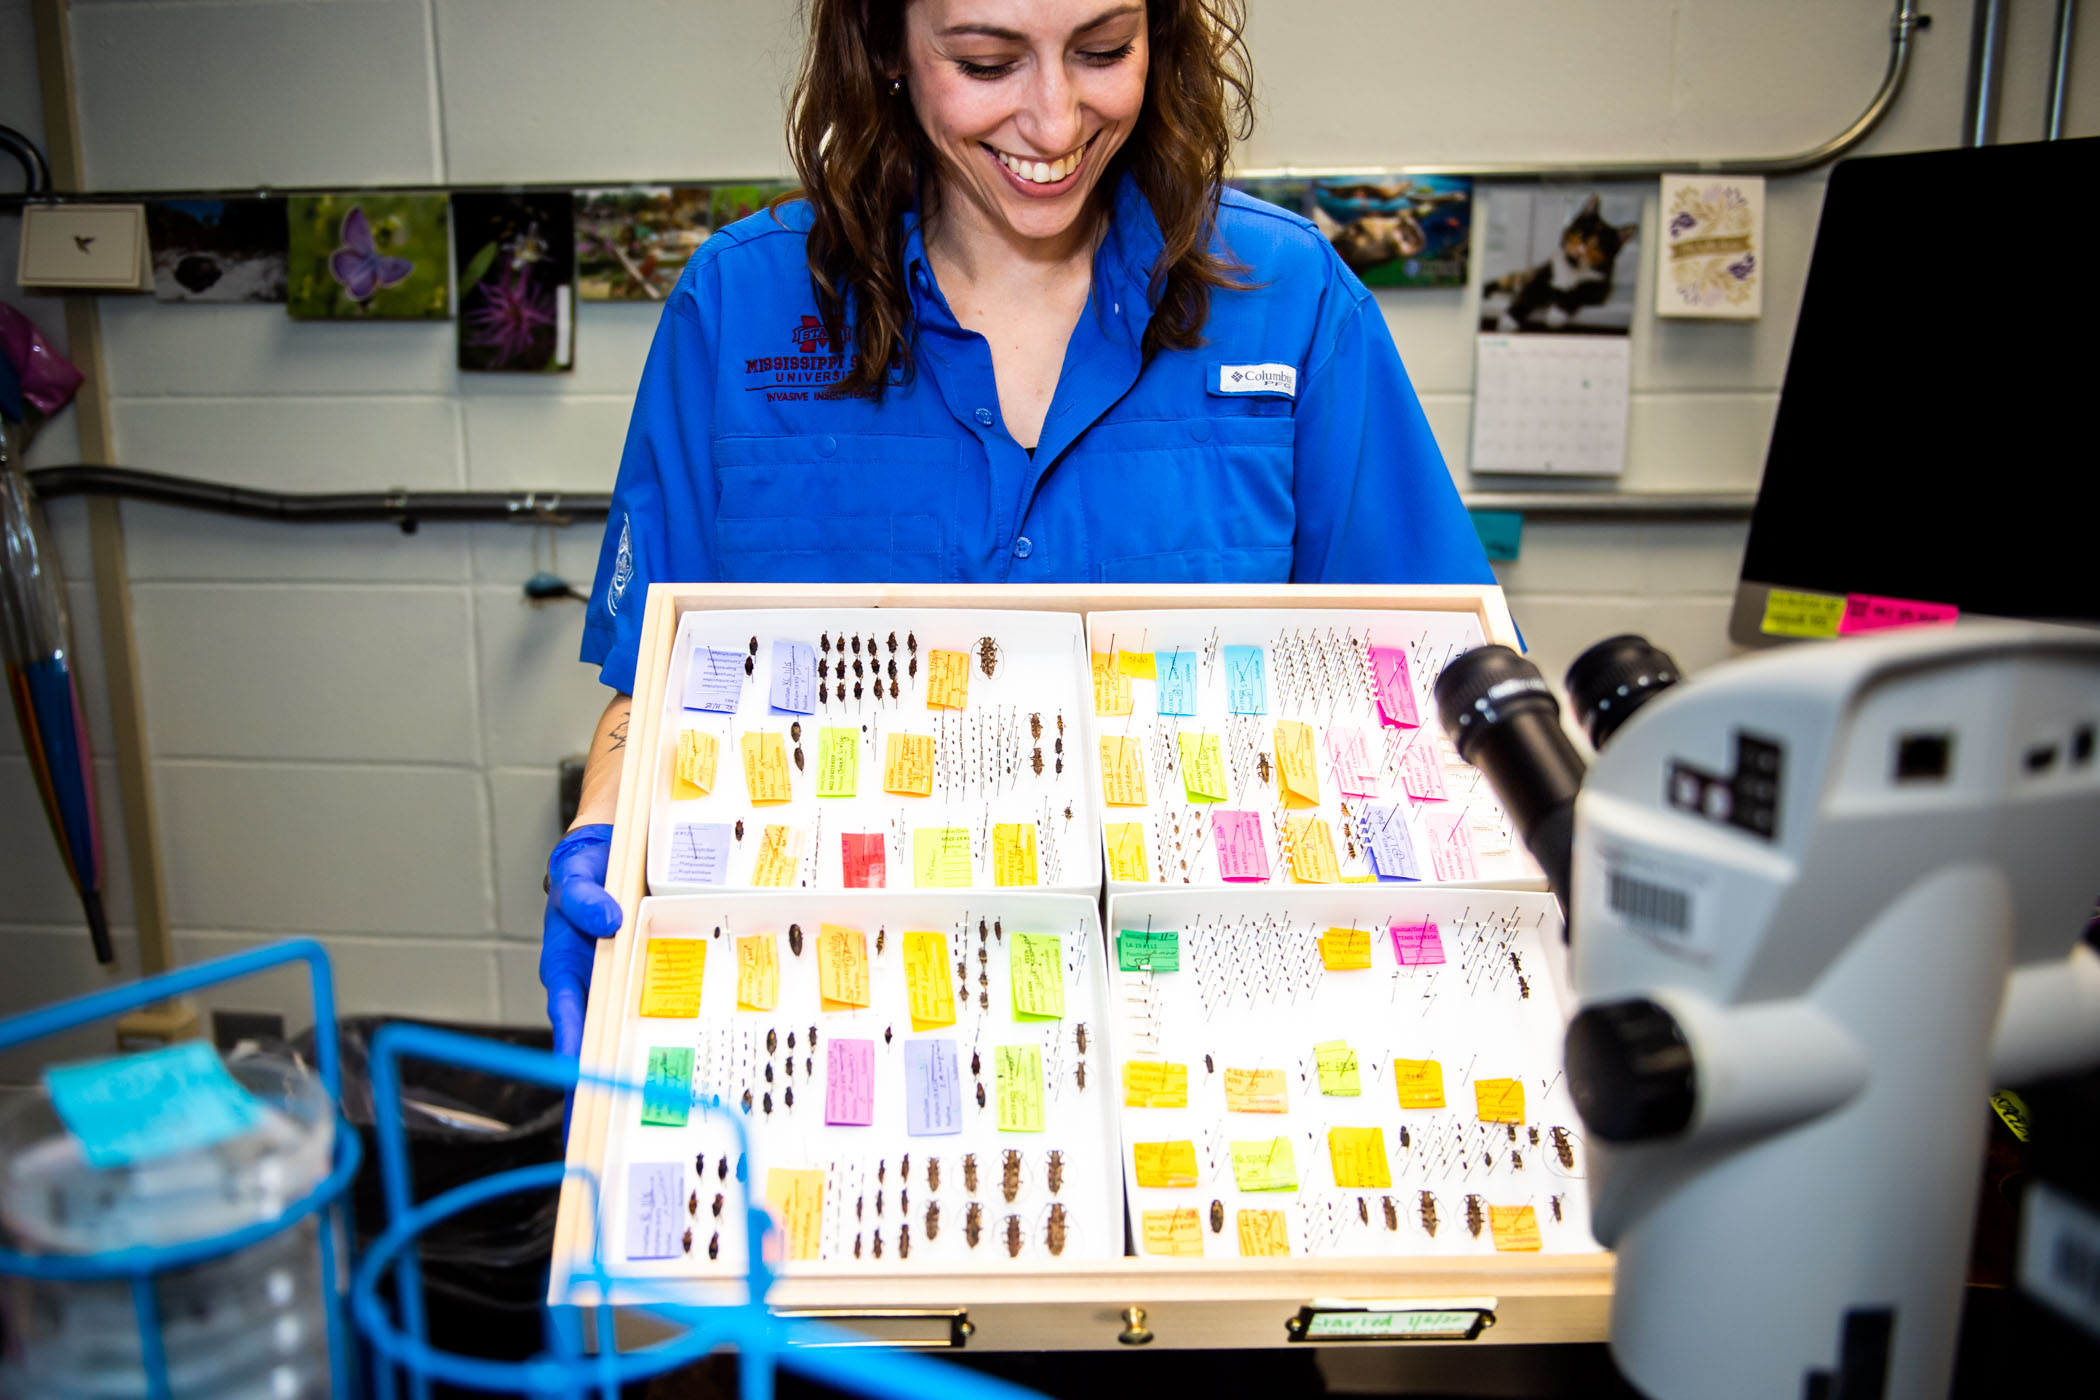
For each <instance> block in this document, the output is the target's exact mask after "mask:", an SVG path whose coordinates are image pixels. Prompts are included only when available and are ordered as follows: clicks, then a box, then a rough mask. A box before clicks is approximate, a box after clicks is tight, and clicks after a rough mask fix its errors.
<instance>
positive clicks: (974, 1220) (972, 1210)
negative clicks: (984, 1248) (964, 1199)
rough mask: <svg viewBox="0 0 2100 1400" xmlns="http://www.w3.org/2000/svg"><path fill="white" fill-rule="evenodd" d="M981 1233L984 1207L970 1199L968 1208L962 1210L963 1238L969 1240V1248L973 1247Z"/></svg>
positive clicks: (982, 1230)
mask: <svg viewBox="0 0 2100 1400" xmlns="http://www.w3.org/2000/svg"><path fill="white" fill-rule="evenodd" d="M983 1233H984V1207H983V1206H981V1205H979V1204H977V1202H975V1201H972V1202H970V1204H969V1208H968V1209H966V1210H965V1211H963V1238H964V1239H965V1240H968V1241H969V1242H970V1248H972V1249H975V1248H977V1240H978V1237H979V1236H980V1235H982V1234H983Z"/></svg>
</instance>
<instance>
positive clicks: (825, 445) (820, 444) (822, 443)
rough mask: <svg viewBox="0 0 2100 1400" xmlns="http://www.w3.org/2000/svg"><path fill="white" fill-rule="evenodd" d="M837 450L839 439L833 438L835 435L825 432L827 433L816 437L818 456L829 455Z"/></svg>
mask: <svg viewBox="0 0 2100 1400" xmlns="http://www.w3.org/2000/svg"><path fill="white" fill-rule="evenodd" d="M838 450H839V440H838V439H837V438H835V437H832V436H831V435H830V434H828V433H827V434H825V435H824V436H823V437H820V438H818V439H817V455H818V456H820V457H829V456H830V455H831V454H832V453H834V452H836V451H838Z"/></svg>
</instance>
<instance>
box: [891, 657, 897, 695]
mask: <svg viewBox="0 0 2100 1400" xmlns="http://www.w3.org/2000/svg"><path fill="white" fill-rule="evenodd" d="M896 669H897V663H896V662H894V661H892V662H891V663H890V670H892V671H895V670H896ZM897 695H898V691H897V678H896V677H895V676H894V675H893V676H891V677H890V699H892V700H894V699H896V698H897Z"/></svg>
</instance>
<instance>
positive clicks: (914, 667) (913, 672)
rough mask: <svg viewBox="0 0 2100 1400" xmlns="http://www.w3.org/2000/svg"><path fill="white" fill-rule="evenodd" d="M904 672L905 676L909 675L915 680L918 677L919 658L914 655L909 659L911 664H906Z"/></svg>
mask: <svg viewBox="0 0 2100 1400" xmlns="http://www.w3.org/2000/svg"><path fill="white" fill-rule="evenodd" d="M904 674H905V675H907V676H909V677H911V678H912V679H913V680H917V679H918V678H919V658H918V657H916V656H914V657H913V658H912V659H911V664H910V665H908V666H906V667H905V668H904Z"/></svg>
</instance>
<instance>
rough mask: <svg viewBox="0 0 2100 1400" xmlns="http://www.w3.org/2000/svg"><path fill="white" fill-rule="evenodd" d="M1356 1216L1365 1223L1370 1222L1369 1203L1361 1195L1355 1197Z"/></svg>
mask: <svg viewBox="0 0 2100 1400" xmlns="http://www.w3.org/2000/svg"><path fill="white" fill-rule="evenodd" d="M1356 1218H1357V1219H1358V1220H1360V1221H1362V1222H1363V1223H1364V1224H1366V1225H1368V1224H1370V1223H1371V1203H1370V1202H1369V1201H1366V1200H1365V1199H1364V1198H1363V1197H1361V1196H1358V1197H1357V1198H1356Z"/></svg>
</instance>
